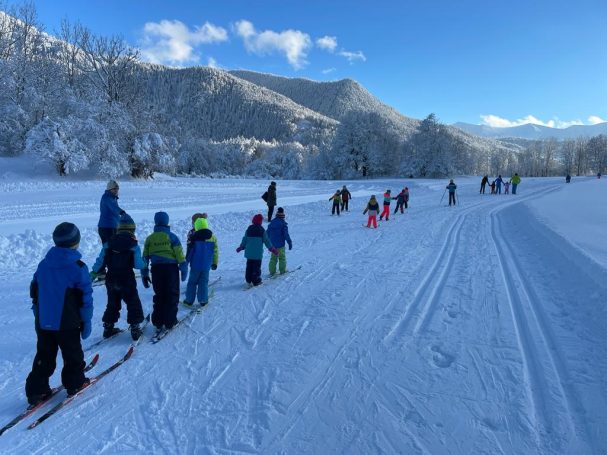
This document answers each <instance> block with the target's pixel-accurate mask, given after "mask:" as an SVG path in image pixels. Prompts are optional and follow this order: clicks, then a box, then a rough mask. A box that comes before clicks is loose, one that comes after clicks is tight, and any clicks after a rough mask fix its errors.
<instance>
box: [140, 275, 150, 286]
mask: <svg viewBox="0 0 607 455" xmlns="http://www.w3.org/2000/svg"><path fill="white" fill-rule="evenodd" d="M141 282H142V283H143V287H144V288H146V289H147V288H149V287H150V284H151V283H152V280H150V277H149V276H144V277H141Z"/></svg>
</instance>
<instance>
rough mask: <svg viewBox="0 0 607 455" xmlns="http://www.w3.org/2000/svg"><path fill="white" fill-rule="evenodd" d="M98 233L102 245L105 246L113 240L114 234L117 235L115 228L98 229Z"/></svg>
mask: <svg viewBox="0 0 607 455" xmlns="http://www.w3.org/2000/svg"><path fill="white" fill-rule="evenodd" d="M97 232H98V233H99V238H100V239H101V243H103V244H104V245H105V244H106V243H107V242H108V241H109V240H110V238H112V236H113V235H114V234H116V229H114V228H102V227H100V228H97Z"/></svg>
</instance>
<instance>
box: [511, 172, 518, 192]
mask: <svg viewBox="0 0 607 455" xmlns="http://www.w3.org/2000/svg"><path fill="white" fill-rule="evenodd" d="M510 183H512V194H516V187H517V186H518V185H519V184H520V183H521V178H520V177H519V175H518V174H517V173H516V172H515V173H514V176H512V178H511V179H510Z"/></svg>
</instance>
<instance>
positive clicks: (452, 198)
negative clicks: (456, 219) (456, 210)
mask: <svg viewBox="0 0 607 455" xmlns="http://www.w3.org/2000/svg"><path fill="white" fill-rule="evenodd" d="M445 188H446V189H447V190H449V207H451V203H453V205H455V190H457V185H456V184H455V182H453V179H451V180H449V185H447V186H446V187H445Z"/></svg>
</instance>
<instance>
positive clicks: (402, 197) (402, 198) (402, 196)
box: [392, 188, 409, 214]
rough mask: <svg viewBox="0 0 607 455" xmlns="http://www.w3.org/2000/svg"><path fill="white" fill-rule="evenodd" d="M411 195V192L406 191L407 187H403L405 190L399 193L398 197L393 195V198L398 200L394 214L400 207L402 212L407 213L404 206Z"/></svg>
mask: <svg viewBox="0 0 607 455" xmlns="http://www.w3.org/2000/svg"><path fill="white" fill-rule="evenodd" d="M408 196H409V194H408V193H407V192H406V191H405V188H403V190H402V191H401V192H400V193H398V195H397V196H396V197H393V198H392V199H395V200H396V207H395V208H394V214H396V212H398V209H400V213H405V211H404V210H403V206H405V205H406V204H407V197H408Z"/></svg>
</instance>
